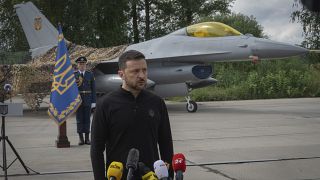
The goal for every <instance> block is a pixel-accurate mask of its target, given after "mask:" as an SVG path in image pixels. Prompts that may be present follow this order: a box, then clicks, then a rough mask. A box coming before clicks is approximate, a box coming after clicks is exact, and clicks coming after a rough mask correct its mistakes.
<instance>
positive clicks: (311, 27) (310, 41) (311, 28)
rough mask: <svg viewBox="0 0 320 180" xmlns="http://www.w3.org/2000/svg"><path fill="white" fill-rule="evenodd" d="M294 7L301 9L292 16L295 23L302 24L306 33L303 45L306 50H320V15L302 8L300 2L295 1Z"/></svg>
mask: <svg viewBox="0 0 320 180" xmlns="http://www.w3.org/2000/svg"><path fill="white" fill-rule="evenodd" d="M294 6H297V7H300V9H299V10H296V11H294V12H293V13H292V14H291V19H292V21H293V22H295V21H298V22H300V23H301V25H302V27H303V32H304V37H305V39H304V41H303V42H302V45H303V46H304V47H306V48H311V49H319V48H320V13H317V12H311V11H309V10H307V9H306V8H305V7H303V6H302V4H301V2H300V1H297V0H295V3H294Z"/></svg>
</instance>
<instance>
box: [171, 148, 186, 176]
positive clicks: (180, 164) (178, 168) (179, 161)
mask: <svg viewBox="0 0 320 180" xmlns="http://www.w3.org/2000/svg"><path fill="white" fill-rule="evenodd" d="M172 168H173V170H174V172H176V180H183V173H184V172H185V171H186V158H185V157H184V155H183V154H182V153H178V154H175V155H173V158H172Z"/></svg>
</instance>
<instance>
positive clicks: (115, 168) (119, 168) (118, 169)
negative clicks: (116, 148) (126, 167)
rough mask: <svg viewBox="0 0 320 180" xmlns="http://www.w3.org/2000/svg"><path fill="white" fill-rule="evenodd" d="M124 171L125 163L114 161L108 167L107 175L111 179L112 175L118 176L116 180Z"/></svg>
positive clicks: (118, 179)
mask: <svg viewBox="0 0 320 180" xmlns="http://www.w3.org/2000/svg"><path fill="white" fill-rule="evenodd" d="M122 173H123V165H122V163H121V162H116V161H113V162H112V163H111V164H110V165H109V168H108V171H107V177H108V179H110V177H114V178H116V180H120V179H121V177H122Z"/></svg>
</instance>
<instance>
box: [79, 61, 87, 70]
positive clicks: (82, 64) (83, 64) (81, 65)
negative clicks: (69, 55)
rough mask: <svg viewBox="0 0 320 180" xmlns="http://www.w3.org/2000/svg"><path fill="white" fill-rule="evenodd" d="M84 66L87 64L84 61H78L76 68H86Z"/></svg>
mask: <svg viewBox="0 0 320 180" xmlns="http://www.w3.org/2000/svg"><path fill="white" fill-rule="evenodd" d="M86 67H87V64H86V63H85V62H80V63H78V69H79V70H80V71H84V70H86Z"/></svg>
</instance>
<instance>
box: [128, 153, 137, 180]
mask: <svg viewBox="0 0 320 180" xmlns="http://www.w3.org/2000/svg"><path fill="white" fill-rule="evenodd" d="M138 161H139V151H138V150H137V149H135V148H132V149H130V151H129V153H128V157H127V163H126V168H127V169H128V175H127V180H131V179H133V172H134V171H135V170H137V164H138Z"/></svg>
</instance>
